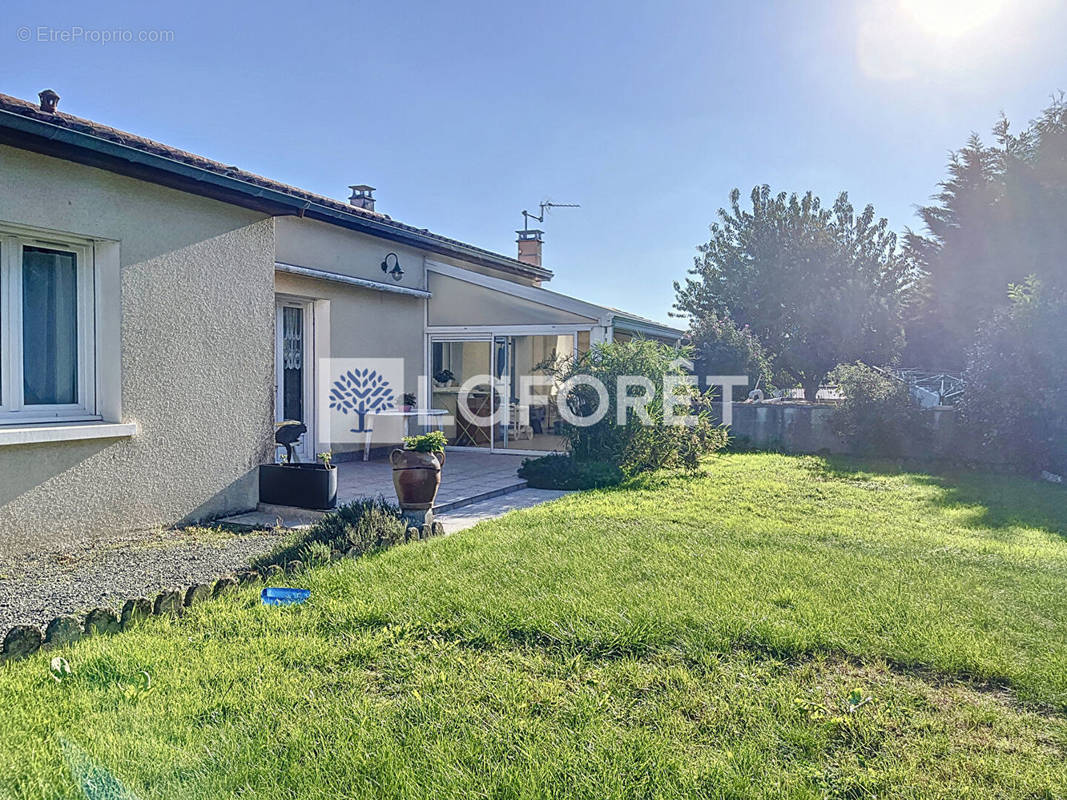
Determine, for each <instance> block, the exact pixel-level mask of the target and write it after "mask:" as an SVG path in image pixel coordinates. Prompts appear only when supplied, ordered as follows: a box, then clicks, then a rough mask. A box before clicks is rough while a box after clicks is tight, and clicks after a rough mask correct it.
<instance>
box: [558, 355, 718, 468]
mask: <svg viewBox="0 0 1067 800" xmlns="http://www.w3.org/2000/svg"><path fill="white" fill-rule="evenodd" d="M691 356H692V350H690V349H680V348H672V347H668V346H667V345H664V344H660V343H658V342H653V341H650V340H647V339H635V340H633V341H630V342H611V343H607V344H596V345H593V346H592V347H591V348H590V349H589V350H588V351H586V352H584V353H581V354H579V355H577V356H575V357H573V358H570V359H566V360H565V361H563V362H561V363H558V364H552V365H547V366H544V369H545V370H546V371H547V372H550V373H551V374H552V375H554V376H555V377H556V379H557V380H559V381H561V382H562V381H566V380H567V379H569V378H571V377H573V376H577V375H588V376H591V377H593V378H596V379H598V380H599V381H600V382H601V383H603V384H604V386H605V387H606V388H607V390H608V409H607V413H606V414H604V415H603V417H602V419H601V420H600V421H599V422H597V423H596V424H594V425H589V426H578V425H572V424H570V423H567V422H564V423H563V424H562V426H561V429H562V434H563V436H564V437H565V438H566V439H567V442H568V444H569V449H570V453H571V455H572V456H573V457H574V459H575V460H576V461H579V462H587V461H600V462H606V463H609V464H614V465H616V466H617V467H619V468H620V469H621V470H622V472H623V473H625V474H627V475H630V474H635V473H637V472H643V471H645V470H651V469H658V468H660V467H686V468H689V469H696V467H697V464H698V462H699V459H700V457H701V456H702V455H705V454H708V453H712V452H714V451H715V450H719V449H721V448H722V447H724V446H725V444H726V431H725V429H724V428H721V427H718V426H716V425H714V424H712V422H711V414H710V410H709V408H708V404H709V402H710V399H711V395H710V392H709V393H703V394H702V393H700V392H698V391H697V389H696V388H695V387H689V386H683V387H680V389H679V393H678V394H677V395H676V397H675V398H673V399H674V400H675V401H676V403H677V404H678V406H679V409H678V411H677V413H678V414H683V413H688V414H691V415H692V416H693V417H694V418H695V424H693V425H668V424H665V422H664V419H665V416H664V415H665V411H666V408H665V403H664V397H663V378H664V376H666V375H676V376H681V375H685V374H686V373H685V371H684V370H683V368H682V367H681V365H680V364H679V361H680V359H683V358H689V357H691ZM623 376H636V377H641V378H646V379H648V380H649V381H651V382H652V385H653V387H654V388H655V393H654V395H653V396H652V398H651V400H650V401H649V402H648V404H647V405H646V406H645V409H646V411H647V414H648V418H649V422H650V423H651V424H648V425H646V424H644V422H643V421H642V420H641V419H640V418H639V417H638V415H637V414H636V413H635V411H634V409H632V408H631V409H630V410H629V411H628V413H627V415H626V418H625V422H624V423H623V424H619V421H618V398H617V393H616V387H617V385H618V379H619V378H620V377H623ZM631 393H637V392H636V390H632V392H631ZM559 401H560V402H561V403H564V402H565V403H566V404H567V406H568V408H569V409H570V410H571V411H572V412H573V413H574V414H575V415H577V416H579V417H582V416H588V415H591V414H593V412H595V411H596V410H597V409H598V406H599V402H600V401H599V398H598V395H597V392H596V391H595V390H594V389H593V388H592V387H590V386H588V385H584V384H578V385H576V386H575V387H574V388H573V389H572V390H571V391H570V392H569V393H568V394H567V396H566V397H562V396H561V397H560V399H559ZM686 405H688V406H689V411H688V412H686V411H685V410H684V408H681V407H683V406H686Z"/></svg>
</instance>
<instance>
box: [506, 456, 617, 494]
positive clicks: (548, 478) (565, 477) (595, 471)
mask: <svg viewBox="0 0 1067 800" xmlns="http://www.w3.org/2000/svg"><path fill="white" fill-rule="evenodd" d="M519 477H520V478H522V479H523V480H525V481H526V482H527V483H528V484H529V485H530V488H532V489H601V488H603V487H605V486H615V485H617V484H619V483H621V482H622V480H623V474H622V470H621V469H619V468H618V467H617V466H615V465H614V464H611V463H609V462H607V461H576V460H575V459H573V458H571V457H570V456H568V455H560V454H558V453H552V454H551V455H547V456H541V457H540V458H527V459H526V460H524V461H523V462H522V466H521V467H519Z"/></svg>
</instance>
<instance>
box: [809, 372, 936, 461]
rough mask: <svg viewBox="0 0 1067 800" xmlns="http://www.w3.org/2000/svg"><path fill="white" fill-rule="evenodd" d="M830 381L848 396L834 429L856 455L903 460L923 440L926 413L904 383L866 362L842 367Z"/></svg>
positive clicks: (836, 416) (838, 414) (839, 410)
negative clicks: (911, 445)
mask: <svg viewBox="0 0 1067 800" xmlns="http://www.w3.org/2000/svg"><path fill="white" fill-rule="evenodd" d="M830 380H831V381H833V382H835V383H837V385H838V388H839V389H840V391H841V393H842V394H843V395H844V396H845V400H844V402H843V403H842V404H841V406H840V407H839V408H838V409H837V410H836V411H835V412H834V415H833V417H832V418H831V421H830V425H831V427H832V428H833V430H834V433H836V434H837V435H838V436H840V437H841V438H842V439H843V440H844V441H845V443H846V444H847V445H848V446H849V447H850V449H851V450H853V451H854V452H856V453H863V454H869V455H880V456H901V455H904V454H905V453H906V452H907V450H908V444H909V443H910V442H912V441H918V440H920V439H921V438H922V437H923V435H924V430H925V427H924V426H925V422H924V421H923V418H922V412H921V411H920V410H919V408H918V406H916V405H915V403H913V402H912V399H911V392H910V390H909V389H908V386H907V384H906V383H904V382H903V381H900V380H897V379H896V378H894V377H892V376H890V375H886V374H885V373H883V372H879V371H878V370H876V369H875V368H874V367H869V366H867V365H866V364H864V363H863V362H862V361H857V362H856V363H855V364H839V365H838V366H837V367H836V368H835V369H834V371H833V372H831V373H830Z"/></svg>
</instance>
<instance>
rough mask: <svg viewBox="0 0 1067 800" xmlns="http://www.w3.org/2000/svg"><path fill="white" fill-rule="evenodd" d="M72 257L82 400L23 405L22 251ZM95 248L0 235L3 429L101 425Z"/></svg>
mask: <svg viewBox="0 0 1067 800" xmlns="http://www.w3.org/2000/svg"><path fill="white" fill-rule="evenodd" d="M25 247H40V248H45V249H48V250H59V251H62V252H68V253H73V254H74V256H75V259H76V261H77V273H76V274H77V284H78V297H77V309H78V399H77V402H75V403H64V404H55V405H25V404H24V402H23V399H24V398H23V391H24V386H23V373H22V369H23V347H22V321H23V320H22V317H23V315H22V260H23V258H22V257H23V248H25ZM94 256H95V253H94V247H93V244H92V242H86V241H85V240H75V239H71V238H67V237H64V236H61V235H60V236H53V235H51V234H39V233H36V232H33V233H31V232H21V231H12V230H4V229H0V376H2V382H0V426H9V425H25V424H33V423H45V422H59V421H62V422H81V421H93V420H100V419H101V417H100V416H99V415H98V414H97V409H96V395H97V392H96V269H95V265H94V261H95V259H94Z"/></svg>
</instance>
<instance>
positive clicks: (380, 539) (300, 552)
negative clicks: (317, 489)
mask: <svg viewBox="0 0 1067 800" xmlns="http://www.w3.org/2000/svg"><path fill="white" fill-rule="evenodd" d="M405 541H407V524H406V523H405V522H404V520H403V519H401V516H400V508H399V507H398V506H395V505H393V504H392V503H389V502H388V501H386V500H385V499H384V498H381V497H378V498H373V499H372V498H364V499H361V500H356V501H355V502H353V503H348V504H346V505H343V506H340V507H339V508H338V509H337V510H336V511H333V512H331V513H329V514H327V515H326V516H325V517H323V518H322V519H321V520H319V521H318V522H316V523H315V524H314V525H312V526H311V527H310V528H308V529H307V530H306V531H303V532H302V533H300V534H298V536H297V537H296V538H295V539H293V540H290V541H288V542H286V543H285V544H284V545H281V546H280V547H279V548H277V549H275V550H274V551H272V552H271V553H268V554H267V555H265V556H263V558H262V559H260V560H259V563H260V564H286V563H288V562H289V561H292V560H293V559H300V560H301V561H304V562H311V563H314V562H316V561H322V560H323V557H324V555H325V557H326V558H329V555H330V553H331V552H332V551H333V550H340V551H341V552H342V553H347V552H349V551H350V550H352V548H355V552H356V554H359V555H362V554H364V553H371V552H374V551H376V550H384V549H385V548H387V547H391V546H392V545H394V544H400V543H402V542H405Z"/></svg>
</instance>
